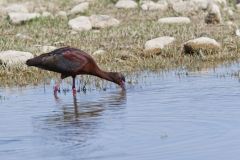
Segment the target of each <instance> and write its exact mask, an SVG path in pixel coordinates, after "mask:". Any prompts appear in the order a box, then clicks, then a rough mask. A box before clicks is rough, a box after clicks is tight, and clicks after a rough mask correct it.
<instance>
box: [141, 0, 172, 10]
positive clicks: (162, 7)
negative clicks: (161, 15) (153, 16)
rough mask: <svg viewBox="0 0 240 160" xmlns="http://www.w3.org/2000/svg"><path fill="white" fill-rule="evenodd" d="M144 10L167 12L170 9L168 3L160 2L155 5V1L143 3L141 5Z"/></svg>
mask: <svg viewBox="0 0 240 160" xmlns="http://www.w3.org/2000/svg"><path fill="white" fill-rule="evenodd" d="M141 8H142V10H149V11H152V10H160V11H166V10H167V9H168V3H167V2H166V1H159V2H158V3H155V2H153V1H143V3H142V5H141Z"/></svg>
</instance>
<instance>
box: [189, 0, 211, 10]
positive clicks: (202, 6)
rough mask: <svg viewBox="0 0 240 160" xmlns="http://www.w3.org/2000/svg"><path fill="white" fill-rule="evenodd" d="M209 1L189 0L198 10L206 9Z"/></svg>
mask: <svg viewBox="0 0 240 160" xmlns="http://www.w3.org/2000/svg"><path fill="white" fill-rule="evenodd" d="M209 2H210V1H209V0H190V3H192V4H194V5H196V6H197V8H198V9H199V10H207V8H208V5H209Z"/></svg>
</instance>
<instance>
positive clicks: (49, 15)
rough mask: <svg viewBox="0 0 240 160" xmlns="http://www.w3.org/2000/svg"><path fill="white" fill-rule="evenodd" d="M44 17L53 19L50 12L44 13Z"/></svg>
mask: <svg viewBox="0 0 240 160" xmlns="http://www.w3.org/2000/svg"><path fill="white" fill-rule="evenodd" d="M42 17H51V18H52V17H53V15H52V13H50V12H47V11H44V12H43V13H42Z"/></svg>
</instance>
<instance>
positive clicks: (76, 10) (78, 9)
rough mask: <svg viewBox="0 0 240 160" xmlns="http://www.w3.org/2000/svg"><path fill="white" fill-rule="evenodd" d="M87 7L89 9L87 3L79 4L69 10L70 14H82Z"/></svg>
mask: <svg viewBox="0 0 240 160" xmlns="http://www.w3.org/2000/svg"><path fill="white" fill-rule="evenodd" d="M88 7H89V3H88V2H83V3H80V4H78V5H76V6H75V7H73V8H72V9H71V11H70V14H78V13H84V12H86V11H87V10H88Z"/></svg>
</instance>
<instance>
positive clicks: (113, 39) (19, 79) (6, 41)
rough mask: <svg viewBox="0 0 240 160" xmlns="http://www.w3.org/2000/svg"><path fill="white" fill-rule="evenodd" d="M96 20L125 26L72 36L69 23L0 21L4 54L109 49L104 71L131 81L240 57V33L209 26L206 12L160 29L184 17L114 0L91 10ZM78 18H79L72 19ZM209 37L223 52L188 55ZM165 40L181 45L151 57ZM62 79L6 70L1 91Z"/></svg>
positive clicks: (64, 2)
mask: <svg viewBox="0 0 240 160" xmlns="http://www.w3.org/2000/svg"><path fill="white" fill-rule="evenodd" d="M22 1H24V0H22ZM42 2H43V3H42V4H44V5H46V6H48V3H52V4H55V5H54V6H55V7H54V9H53V10H52V12H53V13H56V12H57V11H60V10H65V11H68V10H70V9H71V7H72V6H74V3H73V2H72V1H70V0H59V1H57V0H51V1H47V0H42ZM38 4H39V3H38ZM40 4H41V3H40ZM92 14H107V15H111V16H113V17H115V18H117V19H118V20H120V21H121V24H120V26H118V27H113V28H106V29H101V30H100V32H95V31H93V30H92V31H87V32H80V33H78V34H74V35H72V34H70V33H71V29H70V28H69V27H68V20H66V19H61V18H38V19H36V20H33V21H30V22H27V23H25V24H22V25H12V24H10V23H9V20H8V19H7V18H6V17H2V18H1V19H0V23H1V27H0V34H1V36H0V50H8V49H12V50H20V51H27V52H31V53H33V54H34V55H39V54H41V52H40V50H39V48H38V47H36V45H54V46H56V47H62V46H72V47H76V48H80V49H82V50H84V51H86V52H87V53H89V54H92V53H93V52H94V51H96V50H98V49H104V50H106V51H107V53H106V54H104V55H101V56H95V57H94V58H95V59H96V61H97V62H98V64H99V65H100V66H101V68H103V69H105V70H108V71H110V70H111V71H121V72H123V73H125V74H128V75H130V74H131V73H132V72H136V71H143V70H151V71H156V70H164V69H174V68H179V67H184V68H189V69H191V70H192V69H201V68H202V67H203V68H206V67H212V66H216V65H218V64H221V63H224V62H228V61H234V60H237V59H238V58H239V57H240V53H239V48H240V40H239V38H238V37H236V36H234V34H233V33H234V28H230V27H229V26H227V25H225V24H217V25H207V24H205V23H204V14H205V13H204V12H201V13H199V14H195V15H192V16H191V17H190V18H191V20H192V23H191V24H189V25H160V24H158V23H157V20H158V19H159V18H161V17H166V16H176V15H178V14H176V13H174V12H173V11H172V10H171V9H170V10H169V11H167V12H164V13H163V12H158V11H142V10H141V9H130V10H123V9H116V8H115V7H114V3H113V2H112V1H111V0H101V1H95V2H92V3H91V4H90V9H89V10H88V11H87V13H85V14H84V15H86V16H90V15H92ZM238 14H239V13H235V23H236V24H237V25H239V22H240V19H239V16H237V15H238ZM74 17H76V16H70V17H68V18H69V19H71V18H74ZM223 17H224V21H227V20H228V19H229V18H228V16H227V14H225V13H224V12H223ZM17 33H22V34H26V35H29V36H31V37H32V39H31V40H23V39H19V38H17V37H16V36H15V35H16V34H17ZM203 34H204V35H208V37H210V38H214V39H216V40H217V41H218V42H220V43H221V44H222V49H221V50H220V51H219V52H218V53H217V54H213V55H205V56H204V57H200V56H189V55H184V54H183V53H182V44H183V43H184V42H186V41H188V40H190V39H193V38H197V37H200V36H201V35H203ZM159 36H173V37H175V38H176V42H175V43H174V44H173V45H171V46H169V47H168V48H166V49H164V50H162V51H161V53H158V54H155V53H145V52H144V44H145V42H146V41H147V40H150V39H152V38H156V37H159ZM59 42H61V43H59ZM56 75H57V74H55V73H52V72H47V71H42V70H39V69H36V68H24V67H23V68H22V67H20V68H19V67H18V68H5V67H0V81H1V83H0V85H25V84H28V83H33V84H37V83H39V82H41V81H42V80H43V79H47V78H51V77H56ZM87 79H88V78H87Z"/></svg>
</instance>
